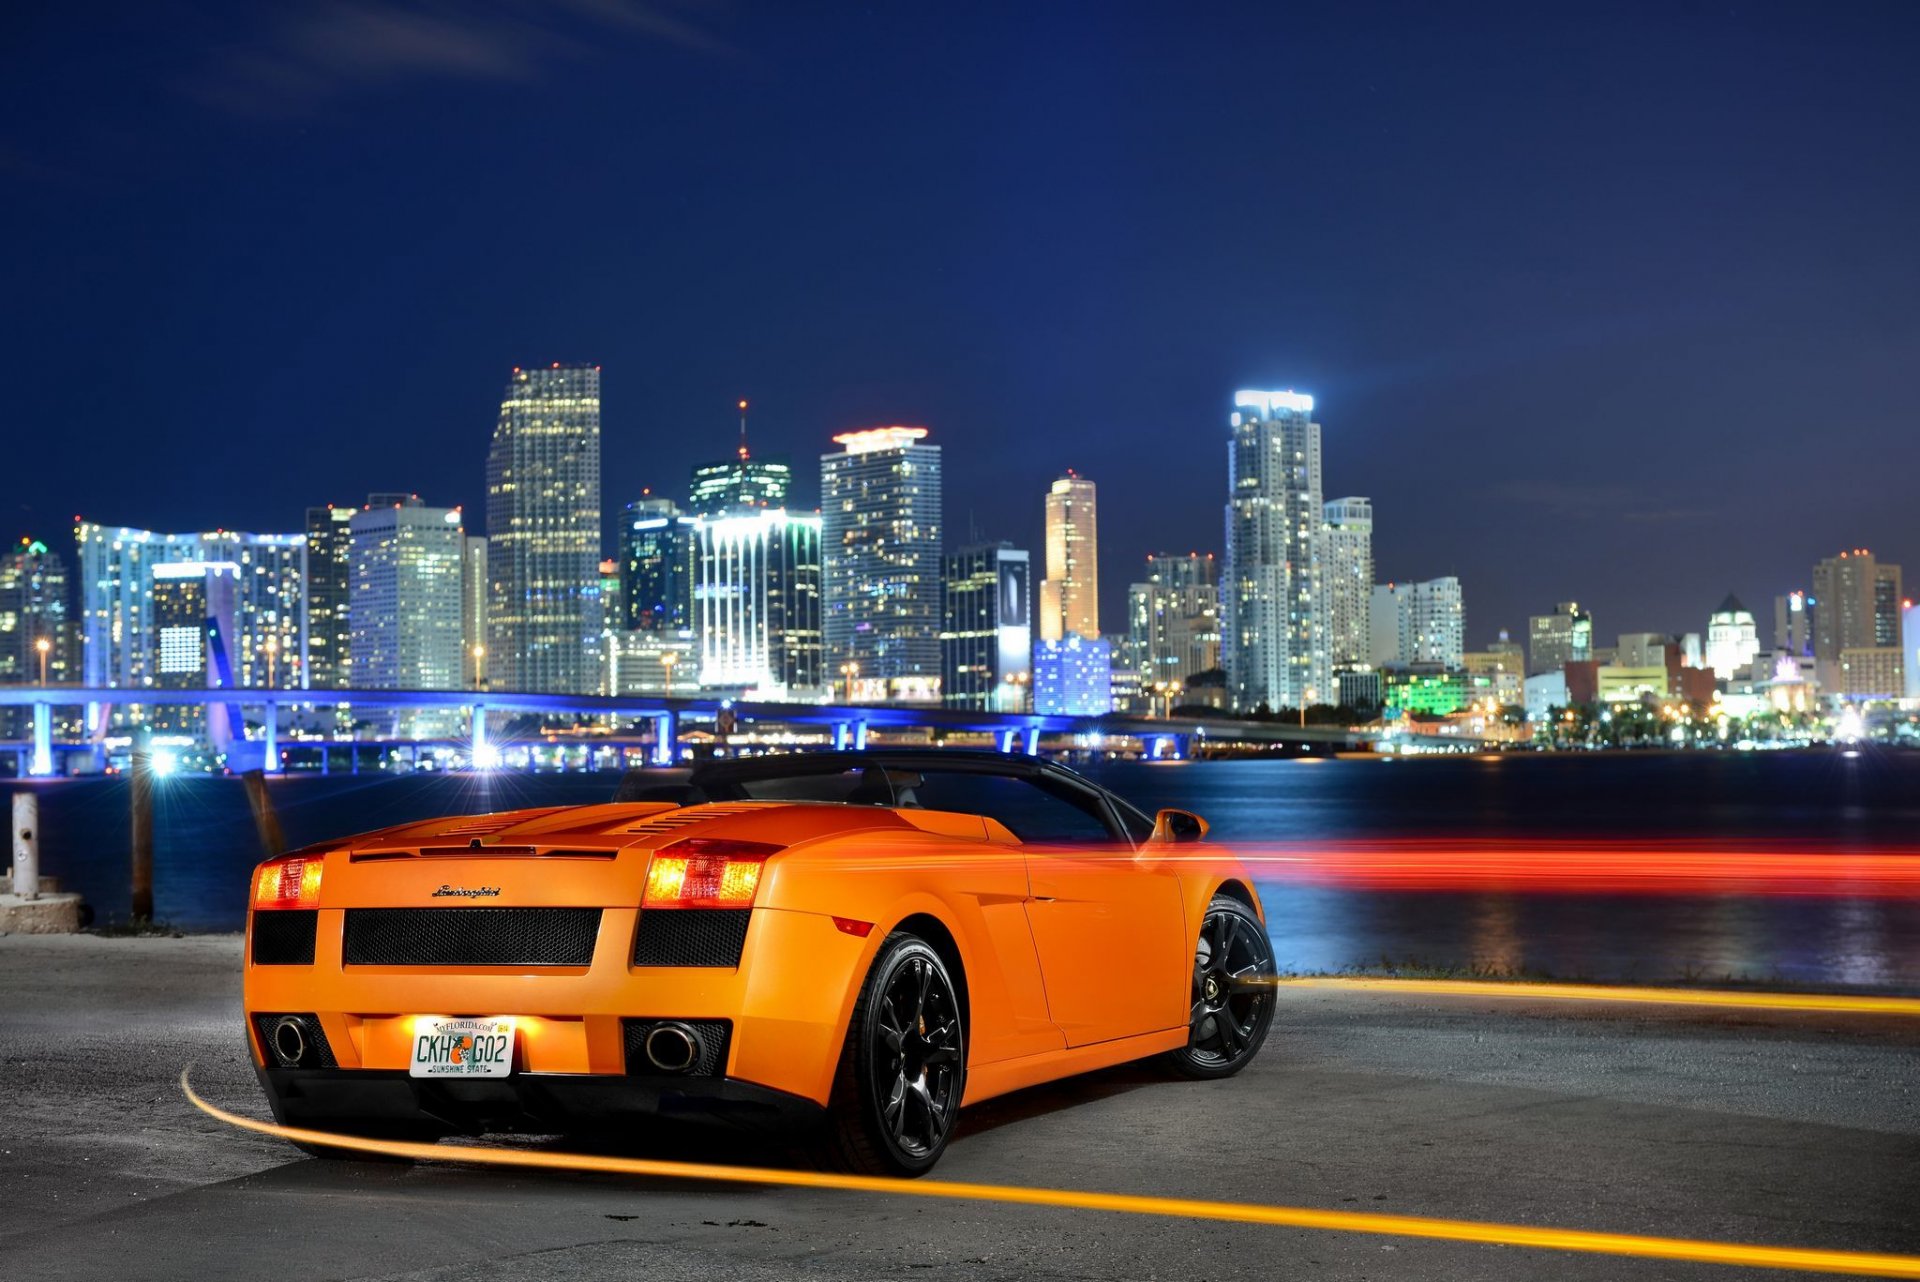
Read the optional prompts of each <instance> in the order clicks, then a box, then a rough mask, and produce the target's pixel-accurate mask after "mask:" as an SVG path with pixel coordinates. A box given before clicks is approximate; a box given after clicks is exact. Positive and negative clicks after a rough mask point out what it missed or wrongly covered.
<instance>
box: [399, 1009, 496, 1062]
mask: <svg viewBox="0 0 1920 1282" xmlns="http://www.w3.org/2000/svg"><path fill="white" fill-rule="evenodd" d="M512 1071H513V1021H512V1020H510V1019H498V1018H495V1019H440V1018H437V1017H423V1018H420V1019H416V1020H415V1021H414V1022H413V1059H412V1062H411V1063H410V1064H408V1065H407V1076H409V1077H505V1076H506V1075H507V1074H508V1073H510V1072H512Z"/></svg>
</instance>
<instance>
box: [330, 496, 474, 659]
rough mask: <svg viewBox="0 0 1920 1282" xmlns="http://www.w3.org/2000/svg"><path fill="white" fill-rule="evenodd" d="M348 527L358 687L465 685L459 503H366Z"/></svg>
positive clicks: (409, 500)
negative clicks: (433, 505)
mask: <svg viewBox="0 0 1920 1282" xmlns="http://www.w3.org/2000/svg"><path fill="white" fill-rule="evenodd" d="M381 497H392V496H387V495H383V496H381ZM349 525H350V528H351V530H352V548H351V554H350V555H351V562H352V571H353V579H352V583H353V586H352V591H351V594H350V596H349V599H348V606H347V615H348V620H349V624H350V627H351V652H352V655H353V669H352V670H353V674H354V676H353V680H354V685H355V686H356V687H357V688H359V689H362V690H459V689H462V688H464V687H465V686H466V685H467V684H468V681H467V677H466V674H467V671H468V663H469V660H468V658H467V657H466V655H465V654H464V653H463V648H464V645H465V640H466V596H465V591H464V589H465V583H466V573H465V565H464V561H465V557H466V551H467V538H466V531H465V530H463V529H462V528H461V524H460V509H458V508H441V507H428V506H426V505H425V504H424V503H422V502H421V501H420V500H419V498H417V497H415V496H412V495H408V496H406V497H405V499H404V500H403V501H401V502H398V503H389V504H381V505H378V506H375V505H371V504H369V505H368V506H367V507H366V508H364V509H363V510H361V511H359V512H356V513H354V514H353V519H352V521H351V522H349Z"/></svg>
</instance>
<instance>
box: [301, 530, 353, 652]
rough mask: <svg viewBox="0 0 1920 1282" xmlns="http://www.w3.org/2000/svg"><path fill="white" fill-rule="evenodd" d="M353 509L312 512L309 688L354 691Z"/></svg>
mask: <svg viewBox="0 0 1920 1282" xmlns="http://www.w3.org/2000/svg"><path fill="white" fill-rule="evenodd" d="M353 514H354V509H353V508H350V507H337V506H335V505H334V504H332V503H329V504H327V505H326V506H325V507H310V508H308V509H307V685H308V686H309V687H310V688H312V689H315V690H342V689H346V688H348V687H351V686H352V685H353V669H352V664H351V661H350V655H349V629H348V624H347V586H348V583H349V581H350V579H351V577H352V575H351V571H350V569H349V557H348V551H349V547H350V545H351V543H352V531H351V530H350V528H349V525H348V523H349V522H351V521H352V520H353Z"/></svg>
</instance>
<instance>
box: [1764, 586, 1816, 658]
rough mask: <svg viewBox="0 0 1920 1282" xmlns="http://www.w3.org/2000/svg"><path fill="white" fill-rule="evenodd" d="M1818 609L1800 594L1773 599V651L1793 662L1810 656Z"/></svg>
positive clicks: (1790, 594) (1796, 592) (1805, 594)
mask: <svg viewBox="0 0 1920 1282" xmlns="http://www.w3.org/2000/svg"><path fill="white" fill-rule="evenodd" d="M1817 613H1818V607H1817V606H1816V605H1815V604H1814V602H1813V601H1812V600H1811V599H1809V597H1808V595H1807V593H1805V592H1802V591H1794V592H1789V593H1787V594H1786V595H1784V596H1777V597H1775V598H1773V648H1774V650H1775V651H1777V652H1778V653H1780V654H1789V655H1792V656H1793V657H1794V658H1796V659H1806V658H1811V657H1812V655H1813V621H1814V618H1815V616H1816V614H1817Z"/></svg>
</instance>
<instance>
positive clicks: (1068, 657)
mask: <svg viewBox="0 0 1920 1282" xmlns="http://www.w3.org/2000/svg"><path fill="white" fill-rule="evenodd" d="M1033 710H1034V711H1035V712H1038V713H1042V714H1044V715H1046V716H1052V717H1099V716H1104V715H1106V714H1107V713H1108V712H1110V711H1112V710H1113V653H1112V650H1111V648H1110V647H1109V646H1108V644H1107V642H1105V641H1103V640H1100V639H1098V638H1091V639H1090V638H1087V637H1083V636H1081V635H1080V634H1079V633H1078V632H1073V633H1069V634H1068V635H1067V638H1066V640H1064V641H1048V640H1044V639H1043V640H1041V641H1040V642H1039V644H1038V645H1036V646H1035V647H1034V651H1033Z"/></svg>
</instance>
